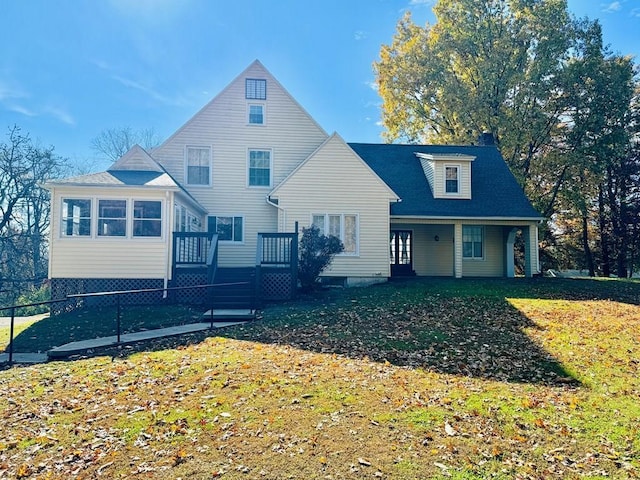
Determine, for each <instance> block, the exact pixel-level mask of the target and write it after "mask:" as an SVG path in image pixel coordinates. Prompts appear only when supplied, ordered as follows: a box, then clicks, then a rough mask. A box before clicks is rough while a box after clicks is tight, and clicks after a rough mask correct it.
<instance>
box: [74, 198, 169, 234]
mask: <svg viewBox="0 0 640 480" xmlns="http://www.w3.org/2000/svg"><path fill="white" fill-rule="evenodd" d="M94 205H95V211H94ZM130 212H131V213H130ZM94 219H95V220H94ZM61 226H62V228H61V234H62V236H63V237H92V236H96V237H120V238H127V237H162V202H161V201H159V200H127V199H98V200H97V201H96V202H95V203H94V201H93V200H92V199H90V198H63V199H62V214H61Z"/></svg>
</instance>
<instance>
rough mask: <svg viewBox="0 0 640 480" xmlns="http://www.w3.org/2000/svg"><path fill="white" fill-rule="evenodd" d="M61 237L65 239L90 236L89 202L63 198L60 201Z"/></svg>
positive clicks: (83, 199)
mask: <svg viewBox="0 0 640 480" xmlns="http://www.w3.org/2000/svg"><path fill="white" fill-rule="evenodd" d="M62 235H63V236H65V237H89V236H91V200H90V199H87V198H65V199H63V200H62Z"/></svg>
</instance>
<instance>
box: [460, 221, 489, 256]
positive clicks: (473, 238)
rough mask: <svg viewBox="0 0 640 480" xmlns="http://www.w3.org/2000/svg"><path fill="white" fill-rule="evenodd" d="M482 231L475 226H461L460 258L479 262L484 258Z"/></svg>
mask: <svg viewBox="0 0 640 480" xmlns="http://www.w3.org/2000/svg"><path fill="white" fill-rule="evenodd" d="M483 237H484V229H483V228H482V227H479V226H475V225H463V226H462V257H463V258H470V259H475V260H480V259H482V258H484V248H483V243H484V242H483Z"/></svg>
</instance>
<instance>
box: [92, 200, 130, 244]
mask: <svg viewBox="0 0 640 480" xmlns="http://www.w3.org/2000/svg"><path fill="white" fill-rule="evenodd" d="M98 236H99V237H126V236H127V201H126V200H98Z"/></svg>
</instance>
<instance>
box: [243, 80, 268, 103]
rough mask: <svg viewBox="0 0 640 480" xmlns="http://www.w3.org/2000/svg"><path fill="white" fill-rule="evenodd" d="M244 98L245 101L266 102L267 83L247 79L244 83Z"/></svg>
mask: <svg viewBox="0 0 640 480" xmlns="http://www.w3.org/2000/svg"><path fill="white" fill-rule="evenodd" d="M244 96H245V98H246V99H247V100H266V99H267V81H266V80H264V79H258V78H247V79H246V80H245V81H244Z"/></svg>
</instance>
